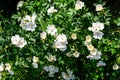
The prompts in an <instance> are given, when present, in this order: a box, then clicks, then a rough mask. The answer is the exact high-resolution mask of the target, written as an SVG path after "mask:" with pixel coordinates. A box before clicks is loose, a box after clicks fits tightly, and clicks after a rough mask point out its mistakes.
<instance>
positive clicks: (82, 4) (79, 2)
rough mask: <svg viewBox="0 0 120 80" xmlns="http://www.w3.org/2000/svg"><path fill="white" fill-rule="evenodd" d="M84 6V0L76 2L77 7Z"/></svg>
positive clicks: (77, 8)
mask: <svg viewBox="0 0 120 80" xmlns="http://www.w3.org/2000/svg"><path fill="white" fill-rule="evenodd" d="M83 7H84V2H82V1H79V0H78V1H77V2H76V4H75V9H76V10H79V9H82V8H83Z"/></svg>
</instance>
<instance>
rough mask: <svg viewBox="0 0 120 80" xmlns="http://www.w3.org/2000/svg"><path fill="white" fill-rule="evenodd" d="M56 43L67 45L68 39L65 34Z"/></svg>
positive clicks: (59, 36)
mask: <svg viewBox="0 0 120 80" xmlns="http://www.w3.org/2000/svg"><path fill="white" fill-rule="evenodd" d="M56 42H60V43H64V44H67V43H68V42H67V37H66V35H65V34H59V35H58V36H57V38H56Z"/></svg>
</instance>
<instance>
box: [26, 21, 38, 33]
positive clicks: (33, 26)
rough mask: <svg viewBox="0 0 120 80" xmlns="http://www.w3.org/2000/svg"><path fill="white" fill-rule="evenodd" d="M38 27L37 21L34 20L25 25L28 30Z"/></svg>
mask: <svg viewBox="0 0 120 80" xmlns="http://www.w3.org/2000/svg"><path fill="white" fill-rule="evenodd" d="M36 27H37V25H36V23H34V22H28V23H27V24H26V26H25V27H24V29H25V30H28V31H35V28H36Z"/></svg>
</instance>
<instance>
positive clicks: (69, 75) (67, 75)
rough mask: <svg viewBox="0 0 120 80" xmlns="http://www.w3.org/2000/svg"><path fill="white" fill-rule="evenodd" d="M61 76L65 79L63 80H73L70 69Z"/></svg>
mask: <svg viewBox="0 0 120 80" xmlns="http://www.w3.org/2000/svg"><path fill="white" fill-rule="evenodd" d="M61 75H62V77H63V79H65V80H75V76H74V75H73V71H71V70H70V69H67V73H65V72H62V73H61Z"/></svg>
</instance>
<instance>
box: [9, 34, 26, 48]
mask: <svg viewBox="0 0 120 80" xmlns="http://www.w3.org/2000/svg"><path fill="white" fill-rule="evenodd" d="M11 42H12V44H14V45H16V46H17V47H20V48H23V47H24V46H25V45H27V41H26V40H24V38H22V37H20V36H19V35H15V36H12V37H11Z"/></svg>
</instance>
